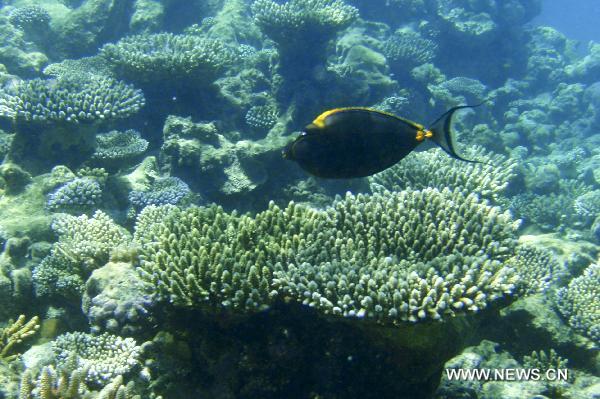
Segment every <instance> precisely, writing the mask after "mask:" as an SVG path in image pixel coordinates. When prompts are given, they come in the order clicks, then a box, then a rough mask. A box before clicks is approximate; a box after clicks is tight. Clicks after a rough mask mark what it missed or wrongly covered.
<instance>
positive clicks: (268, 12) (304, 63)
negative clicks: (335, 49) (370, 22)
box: [251, 0, 358, 78]
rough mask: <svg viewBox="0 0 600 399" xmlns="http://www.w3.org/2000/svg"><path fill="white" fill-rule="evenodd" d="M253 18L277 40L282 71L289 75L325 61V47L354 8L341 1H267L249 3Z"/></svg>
mask: <svg viewBox="0 0 600 399" xmlns="http://www.w3.org/2000/svg"><path fill="white" fill-rule="evenodd" d="M251 10H252V14H253V16H254V21H255V22H256V24H257V25H258V26H259V28H260V29H261V31H263V32H264V33H265V34H266V35H267V36H268V37H269V38H270V39H272V40H273V41H274V42H275V43H277V47H278V50H279V53H280V55H281V66H282V70H283V73H284V74H286V75H288V76H290V77H291V78H293V77H299V75H298V74H302V73H304V72H305V71H306V70H307V69H309V68H312V67H314V66H315V65H316V64H318V63H319V62H320V61H321V62H322V61H324V60H325V58H326V57H325V54H326V51H325V48H326V46H327V44H328V43H329V41H330V40H331V39H333V38H334V37H335V35H336V33H337V32H339V31H341V30H342V29H344V28H346V27H348V26H349V25H350V24H351V23H352V22H353V21H354V20H355V19H356V18H357V17H358V10H357V9H356V8H355V7H352V6H350V5H348V4H346V3H344V2H343V1H342V0H290V1H288V2H285V3H283V4H278V3H276V2H274V1H271V0H257V1H255V2H254V3H252V7H251Z"/></svg>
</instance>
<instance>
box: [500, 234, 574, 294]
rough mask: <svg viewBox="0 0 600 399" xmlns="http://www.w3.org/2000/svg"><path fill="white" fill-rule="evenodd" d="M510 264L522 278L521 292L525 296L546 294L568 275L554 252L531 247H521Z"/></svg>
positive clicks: (520, 283)
mask: <svg viewBox="0 0 600 399" xmlns="http://www.w3.org/2000/svg"><path fill="white" fill-rule="evenodd" d="M508 264H509V265H510V267H511V268H514V269H515V270H516V271H517V273H518V274H519V276H520V277H521V279H520V282H519V292H520V293H521V294H525V295H531V294H535V293H537V292H544V291H545V290H546V289H548V287H550V285H552V284H553V283H556V282H557V281H558V279H559V278H560V277H562V276H564V275H565V274H566V270H565V267H564V265H561V264H560V263H559V262H558V260H557V259H556V257H555V256H554V255H553V254H552V252H550V251H548V250H545V249H542V248H538V247H534V246H530V245H520V246H519V247H518V248H517V251H516V253H515V255H514V256H513V257H512V258H511V259H510V260H509V261H508Z"/></svg>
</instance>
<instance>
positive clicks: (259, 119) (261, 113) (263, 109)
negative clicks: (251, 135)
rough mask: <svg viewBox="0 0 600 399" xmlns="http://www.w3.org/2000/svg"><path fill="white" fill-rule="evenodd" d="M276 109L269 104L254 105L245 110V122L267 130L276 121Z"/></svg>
mask: <svg viewBox="0 0 600 399" xmlns="http://www.w3.org/2000/svg"><path fill="white" fill-rule="evenodd" d="M278 116H279V115H278V114H277V110H276V109H275V108H274V107H272V106H269V105H255V106H253V107H250V109H249V110H248V112H246V124H248V125H249V126H252V127H253V128H256V129H260V130H263V131H265V132H266V131H268V130H269V129H271V128H272V127H273V126H274V125H275V123H277V117H278Z"/></svg>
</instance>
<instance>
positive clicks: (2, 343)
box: [0, 315, 40, 360]
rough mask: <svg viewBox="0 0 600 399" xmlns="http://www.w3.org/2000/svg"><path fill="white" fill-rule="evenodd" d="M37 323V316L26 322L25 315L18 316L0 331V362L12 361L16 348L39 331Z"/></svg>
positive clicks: (38, 320) (38, 321)
mask: <svg viewBox="0 0 600 399" xmlns="http://www.w3.org/2000/svg"><path fill="white" fill-rule="evenodd" d="M39 323H40V319H39V317H37V316H34V317H32V318H31V319H29V321H28V320H27V318H26V317H25V315H20V316H19V318H18V319H17V320H16V321H15V322H11V323H9V325H8V326H7V327H5V328H2V329H0V360H11V359H14V358H15V357H16V356H17V355H16V354H15V353H14V351H15V349H16V347H17V346H18V345H19V344H21V343H22V342H23V340H26V339H27V338H29V337H31V336H32V335H34V334H35V333H36V332H37V331H38V330H39V328H40V324H39Z"/></svg>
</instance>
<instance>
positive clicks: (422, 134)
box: [415, 128, 433, 141]
mask: <svg viewBox="0 0 600 399" xmlns="http://www.w3.org/2000/svg"><path fill="white" fill-rule="evenodd" d="M432 137H433V132H432V131H431V130H426V129H423V128H421V129H419V130H417V136H416V137H415V139H417V141H423V140H425V139H426V138H427V139H430V138H432Z"/></svg>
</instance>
